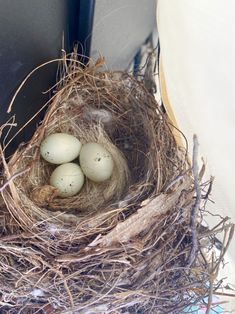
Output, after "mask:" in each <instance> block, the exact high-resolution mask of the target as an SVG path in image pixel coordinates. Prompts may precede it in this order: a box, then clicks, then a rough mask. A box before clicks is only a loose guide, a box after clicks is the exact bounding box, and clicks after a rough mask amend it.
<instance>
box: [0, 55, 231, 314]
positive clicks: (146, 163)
mask: <svg viewBox="0 0 235 314" xmlns="http://www.w3.org/2000/svg"><path fill="white" fill-rule="evenodd" d="M61 61H62V65H63V66H62V75H61V77H60V79H59V80H58V83H57V84H56V85H55V86H54V87H53V90H54V94H53V96H52V98H51V99H50V101H49V104H48V109H47V113H46V115H45V118H44V120H43V121H42V123H41V124H40V126H39V127H38V129H37V130H36V132H35V134H34V135H33V137H32V139H31V140H30V142H29V143H27V144H26V145H22V146H20V147H19V148H18V149H17V151H16V152H15V154H14V155H13V156H12V157H11V159H10V160H9V161H8V162H6V159H5V157H4V147H3V149H2V150H1V157H2V164H1V167H2V172H1V181H2V188H1V194H2V199H1V204H0V207H1V212H0V232H1V239H0V253H1V254H0V306H1V313H38V314H39V313H40V314H43V313H45V314H49V313H141V314H142V313H167V314H170V313H175V314H179V313H182V312H183V311H184V309H186V308H187V307H189V308H190V306H192V305H194V304H195V303H197V302H201V301H202V299H203V298H204V297H205V296H209V304H208V309H209V308H210V306H211V304H210V303H211V295H212V292H213V291H214V290H216V289H217V288H218V287H219V286H220V285H221V282H218V281H217V282H216V276H217V273H218V268H219V265H220V264H221V262H222V260H223V257H224V254H225V251H226V249H227V246H228V244H229V242H230V241H231V238H232V234H233V231H234V227H233V225H232V224H231V223H229V221H228V219H227V218H226V219H221V221H220V223H219V224H218V225H217V226H215V227H214V228H213V229H212V230H209V229H208V228H206V227H203V226H202V222H203V217H204V215H205V213H206V203H207V201H208V198H209V195H210V191H211V184H212V182H211V181H209V182H206V183H202V182H201V181H202V176H203V170H204V168H203V169H201V170H200V171H199V169H198V165H197V158H198V156H197V147H198V143H197V138H196V137H195V138H194V154H193V156H194V158H193V161H192V166H191V165H190V163H189V162H188V159H187V152H186V151H185V150H184V149H183V148H181V147H179V145H178V144H177V142H176V140H175V138H174V136H173V133H172V126H171V125H170V123H169V121H168V118H167V116H166V114H165V113H164V112H163V111H162V110H161V107H160V106H159V105H158V104H157V103H156V100H155V99H154V97H153V95H151V94H150V93H149V92H148V91H147V90H146V88H145V86H144V83H143V82H139V81H137V80H136V79H135V78H134V77H132V76H131V75H129V74H127V73H123V72H118V73H113V72H109V71H107V70H104V69H102V65H103V62H102V60H98V61H97V62H96V64H93V63H92V62H90V64H89V65H88V66H86V67H83V66H82V65H81V64H80V63H79V61H78V60H77V57H76V54H72V55H71V56H69V57H65V58H63V60H61ZM26 83H27V82H26ZM54 132H67V133H70V134H73V135H75V136H77V137H78V138H79V139H81V141H82V142H86V141H90V140H92V141H96V142H99V143H101V144H103V145H104V146H105V147H106V148H107V149H108V150H109V151H110V153H111V154H112V156H113V159H114V163H115V170H114V173H113V175H112V177H111V179H110V180H109V181H108V182H105V183H102V184H99V185H97V184H94V183H90V182H87V183H86V185H85V187H84V188H83V190H82V191H81V193H80V194H78V195H76V196H74V197H71V198H67V199H66V198H65V199H62V198H59V197H58V196H57V194H56V191H55V189H53V188H52V187H50V186H48V183H47V182H48V177H49V175H50V173H51V171H52V170H53V169H52V166H51V165H49V164H47V163H46V162H45V161H43V160H42V159H41V158H40V153H39V145H40V142H41V141H42V139H43V138H44V137H45V136H46V135H48V134H51V133H54ZM219 232H222V233H224V241H223V244H222V249H221V251H220V255H219V256H218V255H217V256H216V255H215V254H214V251H213V248H214V245H215V237H216V235H217V234H218V233H219Z"/></svg>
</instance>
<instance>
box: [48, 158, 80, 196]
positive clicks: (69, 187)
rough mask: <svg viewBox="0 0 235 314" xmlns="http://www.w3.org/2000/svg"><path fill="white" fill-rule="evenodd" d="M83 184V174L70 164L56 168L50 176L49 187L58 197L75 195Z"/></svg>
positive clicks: (77, 167)
mask: <svg viewBox="0 0 235 314" xmlns="http://www.w3.org/2000/svg"><path fill="white" fill-rule="evenodd" d="M83 184H84V174H83V172H82V170H81V168H80V167H79V166H78V165H77V164H75V163H72V162H69V163H66V164H63V165H60V166H58V167H57V168H56V169H55V170H54V171H53V172H52V174H51V177H50V185H52V186H54V187H55V188H57V189H58V191H59V196H61V197H69V196H74V195H76V194H77V193H78V192H79V191H80V190H81V188H82V186H83Z"/></svg>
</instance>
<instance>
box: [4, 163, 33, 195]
mask: <svg viewBox="0 0 235 314" xmlns="http://www.w3.org/2000/svg"><path fill="white" fill-rule="evenodd" d="M28 171H29V168H27V169H25V170H23V171H19V172H17V173H15V174H14V175H13V176H11V177H10V179H8V180H7V181H6V182H5V183H4V184H3V186H2V187H0V192H2V191H3V190H4V189H5V188H6V187H7V186H8V185H9V184H10V183H11V182H12V181H14V180H15V179H16V178H17V177H19V176H22V174H24V173H26V172H28Z"/></svg>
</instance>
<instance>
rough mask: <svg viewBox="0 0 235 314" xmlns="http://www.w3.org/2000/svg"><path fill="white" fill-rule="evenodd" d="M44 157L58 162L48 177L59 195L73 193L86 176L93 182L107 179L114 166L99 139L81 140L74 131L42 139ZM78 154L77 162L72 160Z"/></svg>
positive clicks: (75, 192) (65, 195)
mask: <svg viewBox="0 0 235 314" xmlns="http://www.w3.org/2000/svg"><path fill="white" fill-rule="evenodd" d="M40 153H41V156H42V157H43V159H45V160H46V161H48V162H49V163H51V164H55V165H59V166H58V167H56V168H55V169H54V171H53V172H52V174H51V177H50V185H52V186H54V187H55V188H57V189H58V191H59V196H61V197H69V196H74V195H76V194H77V193H78V192H79V191H80V190H81V188H82V187H83V184H84V182H85V177H84V176H86V177H87V178H88V179H90V180H91V181H94V182H103V181H106V180H108V179H109V178H110V177H111V175H112V173H113V168H114V163H113V159H112V156H111V154H110V153H109V152H108V151H107V150H106V148H104V147H103V146H102V145H100V144H98V143H93V142H90V143H86V144H84V145H82V143H81V142H80V141H79V140H78V139H77V138H76V137H75V136H73V135H70V134H67V133H54V134H51V135H49V136H47V137H46V138H45V139H44V140H43V141H42V143H41V146H40ZM77 158H79V163H80V166H79V165H78V164H77V163H75V162H72V161H74V160H75V159H77Z"/></svg>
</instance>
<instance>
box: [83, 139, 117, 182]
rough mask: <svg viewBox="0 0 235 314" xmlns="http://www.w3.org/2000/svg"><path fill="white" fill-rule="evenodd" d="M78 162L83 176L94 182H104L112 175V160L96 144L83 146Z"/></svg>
mask: <svg viewBox="0 0 235 314" xmlns="http://www.w3.org/2000/svg"><path fill="white" fill-rule="evenodd" d="M79 160H80V166H81V168H82V171H83V173H84V174H85V176H87V177H88V179H90V180H92V181H94V182H103V181H106V180H108V179H109V178H110V177H111V175H112V173H113V168H114V163H113V158H112V156H111V154H110V153H109V152H108V151H107V149H106V148H105V147H103V146H102V145H100V144H98V143H86V144H84V145H83V146H82V149H81V152H80V156H79Z"/></svg>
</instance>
